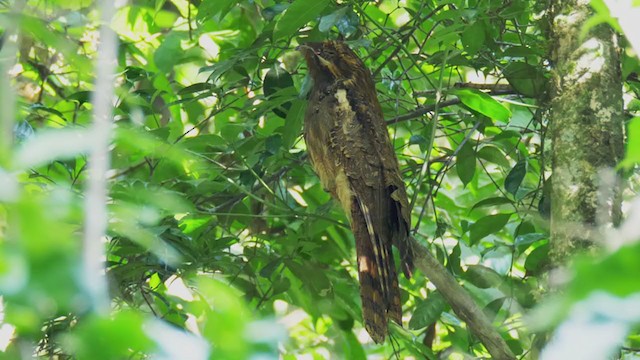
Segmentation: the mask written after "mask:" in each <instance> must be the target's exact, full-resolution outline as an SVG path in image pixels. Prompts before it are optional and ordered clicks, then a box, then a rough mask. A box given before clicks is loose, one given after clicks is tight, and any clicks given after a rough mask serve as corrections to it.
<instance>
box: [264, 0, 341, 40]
mask: <svg viewBox="0 0 640 360" xmlns="http://www.w3.org/2000/svg"><path fill="white" fill-rule="evenodd" d="M328 4H329V0H295V1H294V2H293V3H292V4H291V5H290V6H289V7H288V8H287V10H286V11H285V13H284V14H283V15H282V17H281V18H280V19H279V20H278V22H277V23H276V28H275V30H274V32H273V37H274V38H276V39H279V38H283V37H286V36H289V35H292V34H293V33H294V32H296V31H297V30H298V29H299V28H300V27H302V26H303V25H304V24H306V23H308V22H309V21H311V20H313V19H315V18H316V17H317V16H318V14H320V13H321V12H322V10H324V8H326V7H327V5H328Z"/></svg>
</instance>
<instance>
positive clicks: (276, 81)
mask: <svg viewBox="0 0 640 360" xmlns="http://www.w3.org/2000/svg"><path fill="white" fill-rule="evenodd" d="M288 87H293V79H292V78H291V74H289V73H288V72H287V71H286V70H285V69H283V68H282V67H281V66H280V65H275V66H273V67H272V68H270V69H269V70H268V71H267V73H266V74H265V76H264V83H263V91H264V95H265V96H267V97H269V96H271V95H273V94H275V93H276V92H277V91H278V90H282V89H286V88H288ZM290 108H291V102H290V101H287V102H285V103H283V104H282V106H281V107H274V108H273V112H274V113H275V114H276V115H278V116H280V117H281V118H286V117H287V112H288V110H289V109H290Z"/></svg>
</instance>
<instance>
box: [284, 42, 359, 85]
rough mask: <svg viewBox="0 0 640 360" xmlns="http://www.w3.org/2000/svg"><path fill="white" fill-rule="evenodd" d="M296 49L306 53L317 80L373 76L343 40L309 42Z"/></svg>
mask: <svg viewBox="0 0 640 360" xmlns="http://www.w3.org/2000/svg"><path fill="white" fill-rule="evenodd" d="M296 49H297V50H298V51H300V52H302V54H303V55H304V58H305V60H306V61H307V66H308V69H309V72H310V74H311V77H312V78H313V79H314V80H315V81H322V80H324V81H332V80H336V79H343V80H349V79H358V77H361V76H363V75H364V76H366V77H368V78H370V76H371V75H370V74H369V73H368V70H367V69H366V68H365V66H364V63H363V62H362V60H360V58H358V56H357V55H356V54H355V53H354V52H353V51H352V50H351V49H350V48H349V46H347V44H345V43H344V42H342V41H332V40H328V41H323V42H308V43H305V44H302V45H299V46H298V47H297V48H296ZM359 72H365V74H359Z"/></svg>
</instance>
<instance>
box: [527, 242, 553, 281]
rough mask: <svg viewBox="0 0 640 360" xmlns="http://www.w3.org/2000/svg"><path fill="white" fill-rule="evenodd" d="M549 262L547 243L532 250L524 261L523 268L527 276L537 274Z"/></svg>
mask: <svg viewBox="0 0 640 360" xmlns="http://www.w3.org/2000/svg"><path fill="white" fill-rule="evenodd" d="M548 262H549V243H548V242H547V243H545V244H542V245H540V246H538V247H537V248H535V249H533V251H531V253H530V254H529V256H527V259H526V260H525V261H524V268H525V269H527V274H528V275H536V274H539V273H540V271H542V270H543V269H544V266H545V265H546V264H547V263H548Z"/></svg>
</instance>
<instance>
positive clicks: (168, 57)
mask: <svg viewBox="0 0 640 360" xmlns="http://www.w3.org/2000/svg"><path fill="white" fill-rule="evenodd" d="M182 53H183V51H182V48H181V47H180V37H179V36H178V35H176V34H171V35H170V36H168V37H167V38H166V39H165V40H164V41H163V42H162V44H160V47H158V49H157V50H156V52H155V54H154V55H153V60H154V62H155V64H156V66H157V67H158V69H160V70H161V71H163V72H169V71H171V69H172V68H173V66H174V65H175V64H177V63H178V62H179V61H180V59H181V57H182V56H181V54H182Z"/></svg>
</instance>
